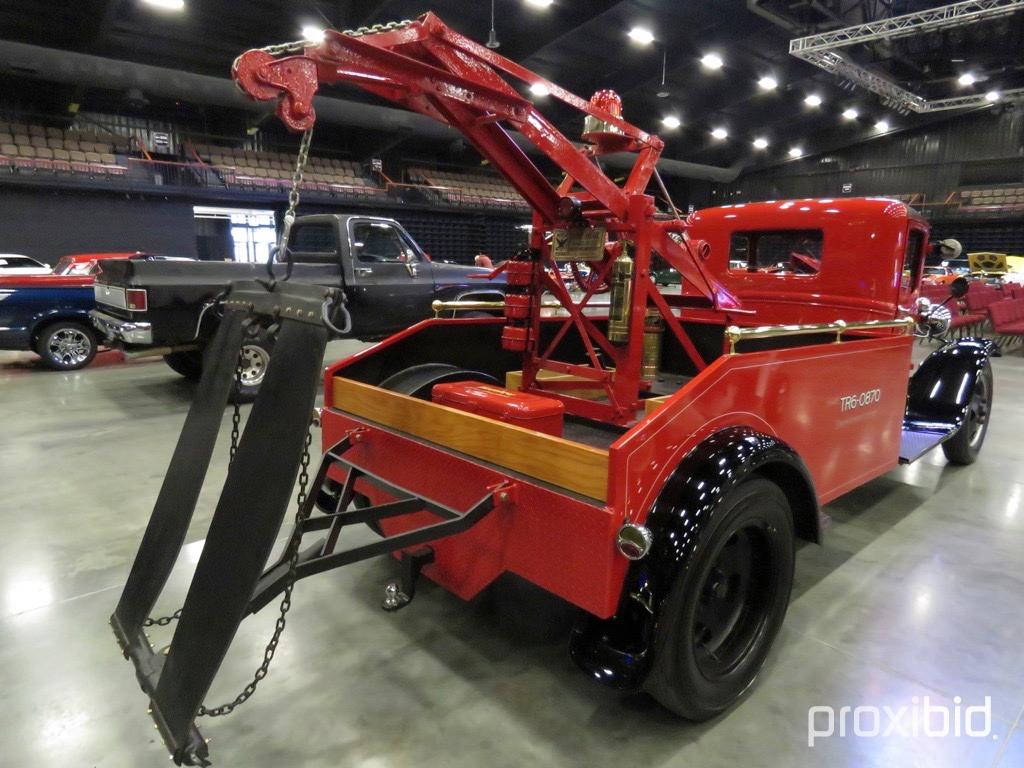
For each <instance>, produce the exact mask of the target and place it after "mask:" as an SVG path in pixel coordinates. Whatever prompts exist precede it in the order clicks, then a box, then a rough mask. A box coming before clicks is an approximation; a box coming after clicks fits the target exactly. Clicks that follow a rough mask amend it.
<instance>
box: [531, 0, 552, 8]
mask: <svg viewBox="0 0 1024 768" xmlns="http://www.w3.org/2000/svg"><path fill="white" fill-rule="evenodd" d="M552 2H554V0H526V4H527V5H532V6H533V7H534V8H547V7H548V6H549V5H551V3H552Z"/></svg>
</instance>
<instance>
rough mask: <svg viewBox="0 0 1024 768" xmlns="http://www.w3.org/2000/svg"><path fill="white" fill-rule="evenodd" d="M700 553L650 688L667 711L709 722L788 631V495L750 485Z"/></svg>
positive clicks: (716, 522)
mask: <svg viewBox="0 0 1024 768" xmlns="http://www.w3.org/2000/svg"><path fill="white" fill-rule="evenodd" d="M715 518H717V519H715ZM696 547H697V553H696V554H695V556H694V558H693V560H692V561H691V562H690V564H689V566H688V567H687V568H685V569H684V570H682V571H681V572H680V573H679V574H678V576H676V579H675V582H674V583H673V585H672V588H671V590H670V592H669V595H668V597H667V598H666V600H665V605H664V606H663V608H662V610H661V616H660V618H659V619H658V623H657V628H656V630H655V633H656V634H655V640H654V649H655V655H654V666H653V668H652V670H651V674H650V676H649V677H648V680H647V688H648V690H649V691H650V692H651V694H652V695H653V696H654V697H655V698H656V699H657V700H658V701H659V702H661V704H662V705H664V706H665V707H666V708H668V709H670V710H672V711H673V712H675V713H676V714H678V715H682V716H683V717H685V718H688V719H690V720H697V721H701V720H707V719H709V718H712V717H714V716H715V715H718V714H720V713H721V712H723V711H724V710H726V709H727V708H728V707H729V706H731V705H732V704H733V703H734V702H735V701H736V700H737V699H738V698H739V697H740V696H741V695H742V694H743V693H744V691H746V690H747V689H748V688H749V687H750V685H751V684H752V683H753V682H754V678H756V677H757V674H758V672H759V671H760V670H761V667H762V665H763V664H764V661H765V658H766V657H767V656H768V651H769V650H770V649H771V646H772V642H773V641H774V640H775V636H776V634H777V633H778V631H779V628H780V627H781V626H782V619H783V618H784V617H785V615H786V608H787V606H788V604H789V593H790V590H791V588H792V585H793V560H794V547H793V519H792V513H791V510H790V506H789V502H788V500H787V499H786V496H785V494H783V492H782V491H781V490H780V489H779V487H778V486H777V485H775V483H772V482H770V481H768V480H764V479H762V478H755V479H752V480H748V481H746V482H744V483H742V484H741V485H739V486H738V487H737V488H735V489H734V490H733V491H732V492H731V493H730V494H729V495H728V496H727V497H726V498H725V499H724V500H723V501H722V505H721V508H720V509H719V510H718V512H717V514H716V515H715V516H714V517H713V518H712V521H711V524H710V526H709V527H708V529H707V530H706V531H705V532H704V533H703V534H702V535H701V538H700V540H698V541H697V542H696Z"/></svg>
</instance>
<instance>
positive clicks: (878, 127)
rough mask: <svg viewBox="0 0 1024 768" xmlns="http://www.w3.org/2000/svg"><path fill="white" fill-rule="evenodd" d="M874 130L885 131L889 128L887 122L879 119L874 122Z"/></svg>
mask: <svg viewBox="0 0 1024 768" xmlns="http://www.w3.org/2000/svg"><path fill="white" fill-rule="evenodd" d="M875 130H876V131H879V132H880V133H885V132H886V131H888V130H889V123H888V122H886V121H885V120H879V121H878V122H877V123H875Z"/></svg>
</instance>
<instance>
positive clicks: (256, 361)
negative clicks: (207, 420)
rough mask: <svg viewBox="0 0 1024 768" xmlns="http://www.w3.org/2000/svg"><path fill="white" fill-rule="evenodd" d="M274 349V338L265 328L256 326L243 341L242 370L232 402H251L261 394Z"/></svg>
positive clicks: (233, 390) (232, 394) (233, 392)
mask: <svg viewBox="0 0 1024 768" xmlns="http://www.w3.org/2000/svg"><path fill="white" fill-rule="evenodd" d="M273 349H274V339H273V337H272V336H271V335H270V334H269V333H268V332H267V330H266V329H265V328H259V327H256V328H254V329H253V331H252V332H251V334H250V335H248V336H246V338H245V339H244V340H243V341H242V348H241V353H240V356H241V363H242V370H241V374H240V376H239V381H238V383H237V384H236V385H235V387H234V388H233V389H232V392H231V398H230V399H231V402H233V403H251V402H252V401H253V400H255V399H256V395H257V394H259V391H260V385H262V384H263V379H264V377H265V376H266V375H267V366H268V365H269V364H270V353H271V352H272V351H273Z"/></svg>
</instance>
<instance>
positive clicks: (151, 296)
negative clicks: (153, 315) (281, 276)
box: [95, 259, 266, 315]
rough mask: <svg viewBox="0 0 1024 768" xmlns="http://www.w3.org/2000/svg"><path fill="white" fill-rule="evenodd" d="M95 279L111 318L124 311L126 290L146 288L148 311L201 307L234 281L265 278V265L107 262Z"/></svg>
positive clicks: (127, 260)
mask: <svg viewBox="0 0 1024 768" xmlns="http://www.w3.org/2000/svg"><path fill="white" fill-rule="evenodd" d="M102 269H103V272H102V273H101V274H100V276H99V277H98V278H97V279H96V285H95V292H96V303H97V304H100V305H103V306H101V307H100V308H101V309H103V310H104V311H110V312H111V313H112V314H118V315H122V314H124V313H125V312H126V310H125V299H124V290H125V288H145V289H146V294H147V301H148V304H149V309H150V310H151V311H152V310H154V309H157V310H159V309H164V308H168V307H172V306H181V305H186V304H195V305H200V304H202V303H203V302H204V301H206V300H207V299H210V298H212V297H214V296H216V295H217V294H218V293H220V292H221V291H223V290H224V288H225V286H227V284H228V283H230V282H231V281H232V280H245V279H249V278H253V277H258V276H259V275H260V274H266V267H265V266H263V265H262V264H239V263H236V262H229V261H141V260H134V261H133V260H130V259H124V260H117V261H104V262H103V263H102Z"/></svg>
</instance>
